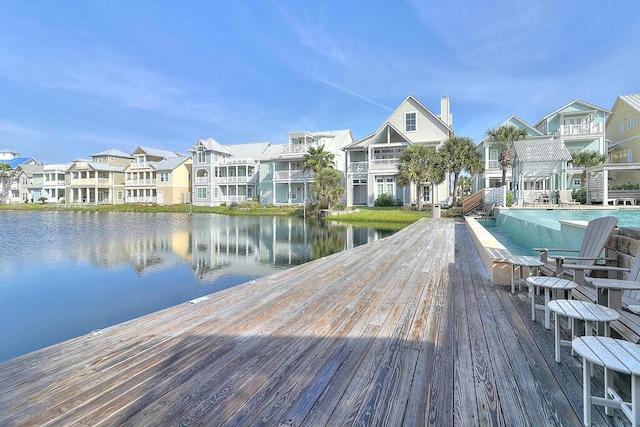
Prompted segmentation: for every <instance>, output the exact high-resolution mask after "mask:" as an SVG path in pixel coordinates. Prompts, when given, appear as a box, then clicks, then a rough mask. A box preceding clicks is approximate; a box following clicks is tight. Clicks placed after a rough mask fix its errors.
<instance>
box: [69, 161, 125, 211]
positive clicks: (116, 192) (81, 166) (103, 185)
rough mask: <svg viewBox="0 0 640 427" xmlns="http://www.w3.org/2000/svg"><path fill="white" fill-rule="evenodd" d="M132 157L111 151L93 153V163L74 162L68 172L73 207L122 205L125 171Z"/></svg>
mask: <svg viewBox="0 0 640 427" xmlns="http://www.w3.org/2000/svg"><path fill="white" fill-rule="evenodd" d="M131 159H132V157H131V156H130V155H129V154H127V153H124V152H122V151H120V150H115V149H110V150H106V151H102V152H100V153H96V154H93V155H92V156H91V160H82V159H80V160H74V161H73V162H71V164H70V166H69V169H67V174H68V177H67V187H66V195H67V199H68V202H67V203H69V204H92V205H98V204H114V205H117V204H122V203H124V201H125V197H124V187H125V186H124V181H125V174H124V170H125V168H126V167H127V166H129V164H130V163H131Z"/></svg>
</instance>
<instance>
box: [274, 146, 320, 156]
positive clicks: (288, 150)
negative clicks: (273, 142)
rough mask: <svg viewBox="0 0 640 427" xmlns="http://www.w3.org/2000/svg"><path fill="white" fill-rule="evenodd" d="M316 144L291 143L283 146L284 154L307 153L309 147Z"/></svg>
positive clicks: (282, 152)
mask: <svg viewBox="0 0 640 427" xmlns="http://www.w3.org/2000/svg"><path fill="white" fill-rule="evenodd" d="M315 146H316V145H315V144H290V145H285V146H283V147H282V151H281V154H283V155H300V154H305V153H306V152H307V150H309V147H315Z"/></svg>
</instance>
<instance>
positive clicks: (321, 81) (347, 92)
mask: <svg viewBox="0 0 640 427" xmlns="http://www.w3.org/2000/svg"><path fill="white" fill-rule="evenodd" d="M315 79H316V80H317V81H319V82H320V83H324V84H325V85H327V86H330V87H332V88H334V89H337V90H339V91H340V92H344V93H346V94H348V95H351V96H355V97H356V98H359V99H362V100H363V101H366V102H368V103H369V104H373V105H375V106H376V107H380V108H382V109H384V110H387V111H393V108H389V107H387V106H386V105H382V104H380V103H378V102H376V101H374V100H373V99H369V98H367V97H366V96H363V95H360V94H359V93H356V92H354V91H352V90H349V89H346V88H344V87H342V86H339V85H337V84H335V83H332V82H329V81H327V80H324V79H321V78H320V77H316V78H315Z"/></svg>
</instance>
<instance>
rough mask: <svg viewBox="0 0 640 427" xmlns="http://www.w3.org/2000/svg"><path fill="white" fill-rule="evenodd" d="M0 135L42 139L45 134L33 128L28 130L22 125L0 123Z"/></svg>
mask: <svg viewBox="0 0 640 427" xmlns="http://www.w3.org/2000/svg"><path fill="white" fill-rule="evenodd" d="M0 133H3V134H6V135H8V136H10V137H31V138H35V137H40V136H43V135H44V133H43V132H41V131H39V130H37V129H33V128H27V127H24V126H22V125H19V124H16V123H11V122H7V121H0Z"/></svg>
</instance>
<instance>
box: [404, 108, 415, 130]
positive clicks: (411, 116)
mask: <svg viewBox="0 0 640 427" xmlns="http://www.w3.org/2000/svg"><path fill="white" fill-rule="evenodd" d="M404 123H405V125H404V130H405V132H415V130H416V112H415V111H413V112H411V113H405V114H404Z"/></svg>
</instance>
